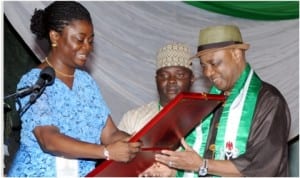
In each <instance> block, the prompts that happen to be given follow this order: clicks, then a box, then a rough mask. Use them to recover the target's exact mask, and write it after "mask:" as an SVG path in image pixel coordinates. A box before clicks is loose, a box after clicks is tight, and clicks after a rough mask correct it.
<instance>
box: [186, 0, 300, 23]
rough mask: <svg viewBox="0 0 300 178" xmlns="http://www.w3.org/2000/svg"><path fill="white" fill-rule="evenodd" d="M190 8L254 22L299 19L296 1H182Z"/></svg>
mask: <svg viewBox="0 0 300 178" xmlns="http://www.w3.org/2000/svg"><path fill="white" fill-rule="evenodd" d="M184 2H185V3H187V4H190V5H192V6H195V7H198V8H202V9H206V10H208V11H212V12H216V13H220V14H225V15H230V16H234V17H240V18H246V19H254V20H288V19H298V18H299V2H298V1H213V2H211V1H210V2H208V1H184Z"/></svg>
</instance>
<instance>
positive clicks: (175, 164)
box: [155, 138, 202, 171]
mask: <svg viewBox="0 0 300 178" xmlns="http://www.w3.org/2000/svg"><path fill="white" fill-rule="evenodd" d="M181 144H182V145H183V147H184V149H185V150H184V151H170V150H162V152H161V153H162V154H156V155H155V160H156V161H158V162H161V163H163V164H165V165H167V166H169V167H170V168H175V169H183V170H186V171H198V170H199V167H200V165H201V164H202V158H201V157H200V156H199V155H198V153H197V152H195V151H194V150H193V149H192V148H191V147H190V146H189V145H188V144H187V143H186V142H185V140H184V138H182V139H181Z"/></svg>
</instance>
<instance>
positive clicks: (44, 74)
mask: <svg viewBox="0 0 300 178" xmlns="http://www.w3.org/2000/svg"><path fill="white" fill-rule="evenodd" d="M40 78H42V79H43V80H44V81H45V85H51V84H53V82H54V79H55V71H54V69H53V68H52V67H49V66H47V67H45V68H44V69H43V70H42V71H41V73H40Z"/></svg>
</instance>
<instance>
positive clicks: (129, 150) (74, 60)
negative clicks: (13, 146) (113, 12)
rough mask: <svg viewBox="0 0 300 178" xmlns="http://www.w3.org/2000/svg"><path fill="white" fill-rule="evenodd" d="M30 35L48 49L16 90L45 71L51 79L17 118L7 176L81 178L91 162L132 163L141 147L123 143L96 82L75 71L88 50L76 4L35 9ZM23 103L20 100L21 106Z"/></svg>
mask: <svg viewBox="0 0 300 178" xmlns="http://www.w3.org/2000/svg"><path fill="white" fill-rule="evenodd" d="M31 31H32V32H33V33H34V34H36V36H37V37H38V38H40V39H42V38H46V39H48V40H49V44H51V49H50V51H49V53H48V55H47V57H46V58H45V60H44V62H43V63H42V64H40V65H39V66H38V68H34V69H32V70H31V71H29V72H28V73H26V74H25V75H23V76H22V78H21V80H20V82H19V83H18V88H22V87H24V86H32V85H33V84H34V83H33V82H35V81H36V79H37V78H38V76H39V73H40V72H41V70H43V69H44V68H45V67H52V68H53V69H54V70H55V75H56V78H55V81H54V83H53V84H52V85H51V86H48V87H46V89H45V91H44V92H43V93H42V95H41V96H40V97H39V98H38V99H37V100H36V102H35V103H34V104H33V105H31V106H30V107H29V109H28V110H27V111H26V112H24V114H23V115H22V117H21V120H22V130H21V141H20V148H19V150H18V152H17V153H16V157H15V160H14V161H13V163H12V165H11V169H10V170H9V172H8V176H22V177H25V176H26V177H27V176H29V177H33V176H43V177H48V176H49V177H53V176H56V177H57V176H72V177H73V176H85V175H86V174H87V173H89V172H90V171H91V170H93V169H94V167H95V163H96V162H95V161H96V160H97V159H111V160H115V161H122V162H127V161H130V160H131V159H132V158H134V156H135V153H137V152H138V151H139V150H140V146H141V143H139V142H135V143H129V142H127V140H128V139H129V135H128V134H126V133H125V132H121V131H119V130H118V129H117V128H116V126H115V124H114V123H113V120H112V118H111V116H110V111H109V109H108V108H107V106H106V104H105V101H104V100H103V97H102V96H101V93H100V90H99V88H98V87H97V84H96V82H95V81H94V80H93V79H92V77H91V76H90V75H89V74H88V73H87V72H85V71H83V70H80V68H82V67H83V66H84V65H85V63H86V61H87V59H88V56H89V54H90V53H91V51H92V50H93V39H94V31H93V24H92V20H91V16H90V14H89V12H88V10H87V9H86V8H85V7H83V6H82V5H81V4H79V3H78V2H71V1H68V2H67V1H59V2H53V3H51V4H50V5H49V6H48V7H46V8H45V9H44V10H35V12H34V14H33V16H32V19H31ZM28 100H29V96H26V97H24V98H21V104H22V105H24V104H25V103H27V102H28Z"/></svg>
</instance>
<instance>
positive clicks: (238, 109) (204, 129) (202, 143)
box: [176, 64, 262, 177]
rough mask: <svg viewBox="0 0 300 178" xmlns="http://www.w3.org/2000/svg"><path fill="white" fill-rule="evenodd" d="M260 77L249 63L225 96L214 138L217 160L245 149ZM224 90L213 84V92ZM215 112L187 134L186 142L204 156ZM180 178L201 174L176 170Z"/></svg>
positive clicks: (234, 156)
mask: <svg viewBox="0 0 300 178" xmlns="http://www.w3.org/2000/svg"><path fill="white" fill-rule="evenodd" d="M261 83H262V82H261V80H260V78H259V77H258V76H257V75H256V73H255V72H254V71H253V70H252V69H251V67H250V65H249V64H247V66H246V68H245V70H244V71H243V72H242V75H241V76H240V78H239V79H238V80H237V82H236V83H235V85H234V87H233V89H232V90H231V91H230V95H229V96H228V98H227V99H226V102H225V105H224V108H223V112H222V114H221V117H220V121H219V124H218V131H217V135H216V141H215V152H214V159H216V160H224V159H226V158H229V159H232V158H236V157H237V156H239V155H241V154H243V153H244V152H245V151H246V146H247V140H248V136H249V133H250V128H251V123H252V118H253V115H254V110H255V106H256V101H257V96H258V93H259V90H260V88H261ZM221 92H222V91H221V90H219V89H217V88H216V87H214V86H213V87H212V88H211V90H210V93H211V94H221ZM212 118H213V114H210V115H209V116H207V117H206V118H204V119H203V121H202V123H201V124H199V125H198V126H197V127H196V128H195V129H194V130H193V131H192V132H191V133H190V134H189V135H188V136H187V137H186V139H185V140H186V142H187V143H188V145H190V146H191V147H192V148H193V149H194V150H195V151H197V152H198V153H199V155H200V156H201V157H203V155H204V152H205V148H206V142H207V137H208V133H209V130H210V124H211V120H212ZM176 176H177V177H198V173H196V172H187V171H182V170H179V171H177V175H176Z"/></svg>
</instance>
